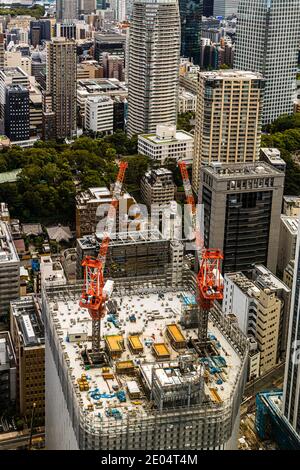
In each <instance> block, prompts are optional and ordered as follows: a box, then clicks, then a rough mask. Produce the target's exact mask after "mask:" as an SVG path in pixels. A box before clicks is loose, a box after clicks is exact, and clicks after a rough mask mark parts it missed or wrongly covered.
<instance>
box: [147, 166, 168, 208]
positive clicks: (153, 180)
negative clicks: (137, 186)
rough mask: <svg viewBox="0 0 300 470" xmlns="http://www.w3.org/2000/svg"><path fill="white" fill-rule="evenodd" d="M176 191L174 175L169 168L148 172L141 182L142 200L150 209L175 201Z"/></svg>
mask: <svg viewBox="0 0 300 470" xmlns="http://www.w3.org/2000/svg"><path fill="white" fill-rule="evenodd" d="M175 189H176V186H175V184H174V180H173V174H172V172H171V171H170V170H168V169H167V168H158V169H154V170H151V171H147V173H145V175H144V176H143V178H142V180H141V193H142V198H143V200H144V202H145V204H146V205H147V206H148V208H151V206H152V205H160V206H162V205H166V204H169V202H170V201H173V200H174V196H175Z"/></svg>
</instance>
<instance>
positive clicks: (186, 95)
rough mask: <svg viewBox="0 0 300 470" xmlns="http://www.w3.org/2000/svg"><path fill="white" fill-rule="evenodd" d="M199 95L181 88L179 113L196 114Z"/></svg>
mask: <svg viewBox="0 0 300 470" xmlns="http://www.w3.org/2000/svg"><path fill="white" fill-rule="evenodd" d="M196 103H197V95H196V94H195V93H191V92H190V91H187V90H185V88H179V92H178V113H179V114H182V113H187V112H193V113H195V112H196Z"/></svg>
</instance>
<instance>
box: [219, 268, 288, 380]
mask: <svg viewBox="0 0 300 470" xmlns="http://www.w3.org/2000/svg"><path fill="white" fill-rule="evenodd" d="M281 308H282V306H281V300H280V299H279V298H278V297H277V296H276V292H272V290H271V289H269V288H264V287H259V285H258V284H257V283H256V282H253V281H251V280H249V279H248V278H247V277H246V276H245V275H244V274H243V273H241V272H237V273H227V274H225V277H224V298H223V307H222V309H223V312H224V314H225V315H228V314H234V315H235V316H236V317H237V320H238V325H239V328H240V329H241V331H242V332H243V333H244V334H245V335H247V336H252V337H254V338H255V341H256V342H257V345H258V350H259V352H260V354H259V356H260V357H259V374H260V375H263V374H265V373H267V372H268V371H269V370H270V369H272V368H273V367H274V366H275V365H276V364H277V362H278V360H279V357H280V339H281V338H280V318H281ZM252 365H253V364H252Z"/></svg>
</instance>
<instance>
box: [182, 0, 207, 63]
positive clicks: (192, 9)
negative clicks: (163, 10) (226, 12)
mask: <svg viewBox="0 0 300 470" xmlns="http://www.w3.org/2000/svg"><path fill="white" fill-rule="evenodd" d="M179 11H180V20H181V51H180V55H181V57H187V58H189V59H190V60H192V61H193V63H194V64H197V65H199V64H200V40H201V24H202V14H203V0H192V1H190V0H179Z"/></svg>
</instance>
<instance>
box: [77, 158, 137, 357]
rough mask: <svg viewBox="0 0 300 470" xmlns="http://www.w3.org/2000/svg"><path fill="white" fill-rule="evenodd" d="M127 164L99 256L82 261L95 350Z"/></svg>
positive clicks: (120, 175) (83, 297)
mask: <svg viewBox="0 0 300 470" xmlns="http://www.w3.org/2000/svg"><path fill="white" fill-rule="evenodd" d="M127 166H128V163H127V162H121V163H120V164H119V171H118V175H117V179H116V183H115V186H114V190H113V195H112V201H111V204H110V207H109V210H108V215H107V219H106V225H105V230H104V233H103V238H102V242H101V245H100V249H99V253H98V256H97V258H94V257H92V256H86V257H85V258H84V260H83V262H82V266H83V268H84V285H83V291H82V295H81V299H80V302H79V305H80V306H81V307H83V308H86V309H88V311H89V314H90V316H91V318H92V326H93V332H92V348H93V351H97V350H99V347H100V322H101V319H102V318H103V317H104V315H105V307H104V304H105V301H106V300H107V299H106V295H105V293H104V291H103V288H104V274H103V271H104V265H105V261H106V255H107V251H108V246H109V242H110V237H111V234H112V230H113V227H114V220H115V216H116V210H117V207H118V204H119V197H120V195H121V190H122V184H123V180H124V177H125V171H126V168H127Z"/></svg>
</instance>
